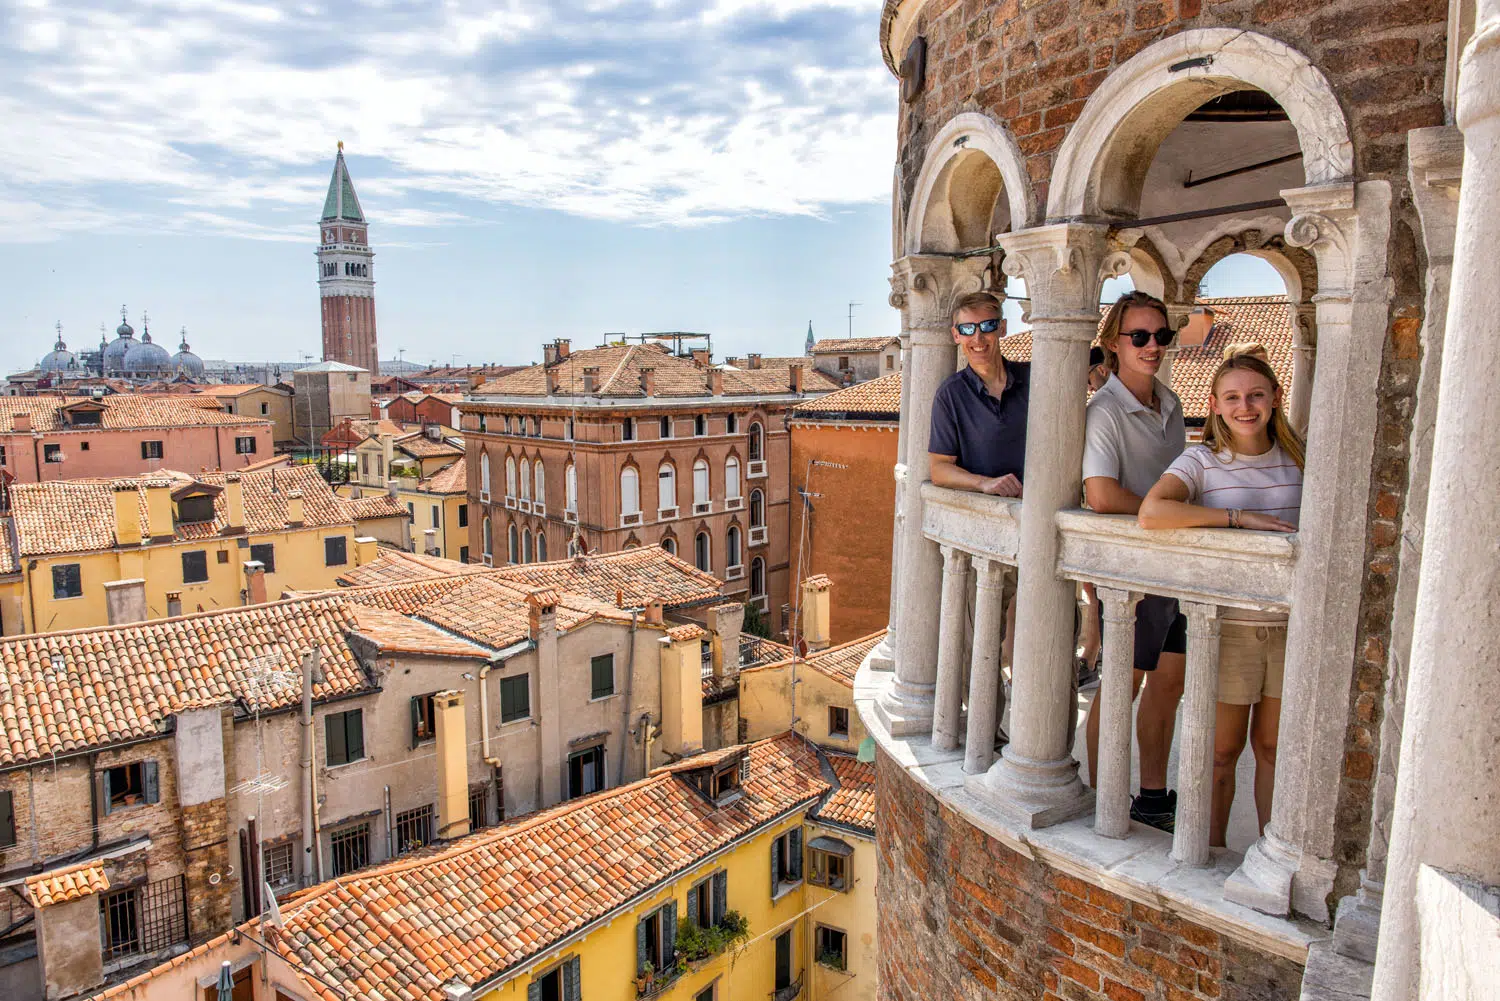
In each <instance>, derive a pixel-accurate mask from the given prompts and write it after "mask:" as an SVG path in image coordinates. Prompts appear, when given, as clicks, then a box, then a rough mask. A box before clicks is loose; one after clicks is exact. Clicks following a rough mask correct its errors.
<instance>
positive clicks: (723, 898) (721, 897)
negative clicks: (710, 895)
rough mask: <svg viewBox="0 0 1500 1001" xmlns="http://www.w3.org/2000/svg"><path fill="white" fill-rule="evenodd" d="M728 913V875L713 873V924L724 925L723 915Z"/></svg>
mask: <svg viewBox="0 0 1500 1001" xmlns="http://www.w3.org/2000/svg"><path fill="white" fill-rule="evenodd" d="M728 913H729V873H727V872H716V873H714V903H713V919H714V924H716V925H721V924H723V923H724V915H726V914H728Z"/></svg>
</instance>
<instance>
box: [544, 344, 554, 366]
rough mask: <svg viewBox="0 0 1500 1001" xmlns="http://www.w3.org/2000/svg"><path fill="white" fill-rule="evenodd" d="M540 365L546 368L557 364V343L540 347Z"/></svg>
mask: <svg viewBox="0 0 1500 1001" xmlns="http://www.w3.org/2000/svg"><path fill="white" fill-rule="evenodd" d="M542 364H543V365H546V366H548V367H551V366H553V365H556V364H557V342H556V341H553V342H552V343H551V344H543V345H542Z"/></svg>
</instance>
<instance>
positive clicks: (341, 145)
mask: <svg viewBox="0 0 1500 1001" xmlns="http://www.w3.org/2000/svg"><path fill="white" fill-rule="evenodd" d="M343 151H344V140H342V139H340V140H339V152H340V153H342V152H343Z"/></svg>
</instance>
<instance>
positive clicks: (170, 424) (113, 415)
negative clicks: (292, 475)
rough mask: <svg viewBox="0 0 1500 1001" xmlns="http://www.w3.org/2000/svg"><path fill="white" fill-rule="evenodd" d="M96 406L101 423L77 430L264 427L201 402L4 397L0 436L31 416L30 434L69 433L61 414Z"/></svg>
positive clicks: (252, 419)
mask: <svg viewBox="0 0 1500 1001" xmlns="http://www.w3.org/2000/svg"><path fill="white" fill-rule="evenodd" d="M85 402H88V403H97V404H99V405H100V406H101V407H102V408H103V410H102V411H101V413H102V415H103V416H101V417H100V423H99V425H98V426H97V427H96V426H94V425H89V426H87V427H83V428H79V429H78V430H82V431H96V430H99V429H100V428H102V429H104V430H121V429H139V428H179V427H199V426H205V427H206V426H213V425H243V426H247V427H248V426H251V425H258V424H267V423H269V421H268V420H267V419H266V418H264V417H241V416H239V415H237V414H226V413H223V412H222V411H218V410H210V409H207V408H205V407H204V406H203V401H201V400H199V401H193V400H187V399H183V398H181V397H176V398H166V397H159V396H136V395H134V394H128V393H118V394H115V395H113V396H103V397H100V398H98V399H97V400H95V399H94V398H93V397H89V396H7V397H0V434H10V433H13V432H14V431H15V417H16V414H30V415H31V429H32V430H33V431H62V430H72V429H71V428H69V427H68V425H66V424H65V423H64V422H63V418H62V414H61V411H62V410H63V408H65V407H70V406H72V405H73V404H75V403H85Z"/></svg>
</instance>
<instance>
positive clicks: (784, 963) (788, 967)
mask: <svg viewBox="0 0 1500 1001" xmlns="http://www.w3.org/2000/svg"><path fill="white" fill-rule="evenodd" d="M774 986H775V988H776V990H778V991H784V990H786V989H787V988H788V987H790V986H792V933H791V932H790V931H784V932H782V933H781V934H780V935H777V936H776V982H775V985H774Z"/></svg>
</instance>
